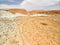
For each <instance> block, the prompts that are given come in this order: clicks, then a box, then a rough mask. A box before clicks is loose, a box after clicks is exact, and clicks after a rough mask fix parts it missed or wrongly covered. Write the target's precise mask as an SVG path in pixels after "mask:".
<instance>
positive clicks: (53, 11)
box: [0, 9, 60, 14]
mask: <svg viewBox="0 0 60 45" xmlns="http://www.w3.org/2000/svg"><path fill="white" fill-rule="evenodd" d="M0 10H4V9H0ZM6 11H9V12H11V13H13V14H15V13H22V14H60V10H47V11H46V10H32V11H27V10H25V9H8V10H6Z"/></svg>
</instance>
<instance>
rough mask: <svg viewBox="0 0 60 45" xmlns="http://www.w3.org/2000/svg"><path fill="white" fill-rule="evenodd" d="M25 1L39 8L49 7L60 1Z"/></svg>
mask: <svg viewBox="0 0 60 45" xmlns="http://www.w3.org/2000/svg"><path fill="white" fill-rule="evenodd" d="M25 1H27V2H30V3H33V4H36V5H39V6H48V5H53V4H56V3H58V2H59V1H60V0H25Z"/></svg>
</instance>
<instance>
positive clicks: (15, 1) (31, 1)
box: [0, 0, 60, 10]
mask: <svg viewBox="0 0 60 45" xmlns="http://www.w3.org/2000/svg"><path fill="white" fill-rule="evenodd" d="M2 1H4V3H2V4H1V2H2ZM5 1H8V2H5ZM22 1H23V0H0V8H24V9H27V10H39V9H41V10H43V9H45V8H46V7H47V8H48V6H51V5H55V4H57V3H58V2H59V1H60V0H24V1H23V2H22ZM21 2H22V3H21ZM55 7H56V5H55ZM51 9H53V8H51ZM55 9H56V8H55Z"/></svg>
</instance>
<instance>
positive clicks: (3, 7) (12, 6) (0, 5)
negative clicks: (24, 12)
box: [0, 4, 20, 9]
mask: <svg viewBox="0 0 60 45" xmlns="http://www.w3.org/2000/svg"><path fill="white" fill-rule="evenodd" d="M11 8H13V9H14V8H20V6H19V5H7V4H0V9H11Z"/></svg>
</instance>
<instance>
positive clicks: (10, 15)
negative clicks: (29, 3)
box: [0, 9, 60, 45]
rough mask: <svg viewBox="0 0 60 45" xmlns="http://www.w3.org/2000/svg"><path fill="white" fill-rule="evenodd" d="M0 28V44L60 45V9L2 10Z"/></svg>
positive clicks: (0, 12)
mask: <svg viewBox="0 0 60 45" xmlns="http://www.w3.org/2000/svg"><path fill="white" fill-rule="evenodd" d="M43 12H44V13H43ZM0 29H1V30H0V45H60V11H59V10H55V11H44V10H40V11H26V10H24V9H10V10H0Z"/></svg>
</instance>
